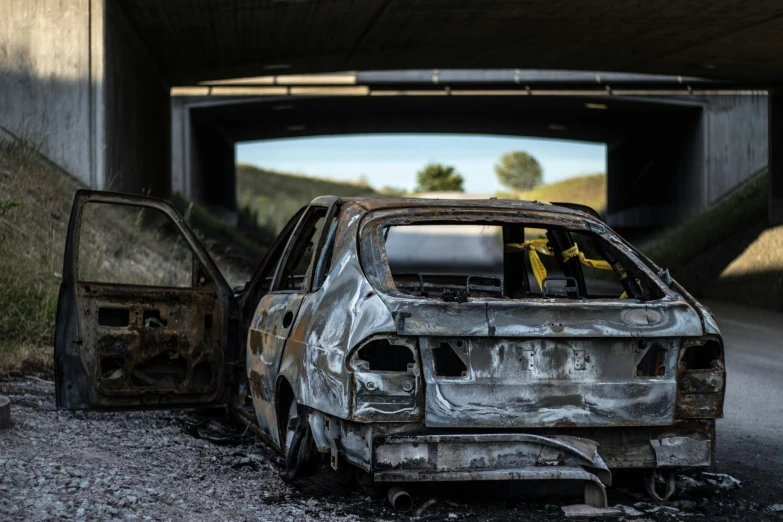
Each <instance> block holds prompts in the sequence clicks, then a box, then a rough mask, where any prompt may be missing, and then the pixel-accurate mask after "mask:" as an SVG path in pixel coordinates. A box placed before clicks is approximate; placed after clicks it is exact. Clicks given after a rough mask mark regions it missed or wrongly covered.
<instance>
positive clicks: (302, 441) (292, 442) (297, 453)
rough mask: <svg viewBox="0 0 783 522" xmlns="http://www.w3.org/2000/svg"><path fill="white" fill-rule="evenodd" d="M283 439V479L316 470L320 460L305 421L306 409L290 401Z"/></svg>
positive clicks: (303, 475) (310, 473)
mask: <svg viewBox="0 0 783 522" xmlns="http://www.w3.org/2000/svg"><path fill="white" fill-rule="evenodd" d="M284 426H285V440H284V446H283V449H284V451H285V472H284V473H283V478H284V479H285V480H293V479H295V478H299V477H306V476H308V475H312V474H313V473H315V472H316V471H317V470H318V465H319V462H320V458H319V454H318V448H316V446H315V440H313V435H312V433H311V432H310V423H309V422H308V421H307V410H306V409H305V408H304V407H303V406H301V405H299V404H297V403H296V401H295V400H292V401H291V405H290V406H289V408H288V414H287V416H286V422H285V424H284Z"/></svg>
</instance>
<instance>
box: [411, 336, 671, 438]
mask: <svg viewBox="0 0 783 522" xmlns="http://www.w3.org/2000/svg"><path fill="white" fill-rule="evenodd" d="M640 342H641V344H640ZM651 342H655V343H661V345H660V346H658V348H660V349H659V350H658V351H659V353H661V357H660V361H659V366H657V367H656V368H660V371H659V372H658V373H660V374H659V375H652V376H640V375H637V373H638V370H637V365H638V364H640V360H641V355H642V354H643V353H646V350H647V349H648V346H647V345H646V344H645V341H640V340H636V339H627V338H625V339H624V338H619V339H617V338H594V339H589V338H581V339H514V338H475V337H464V338H440V337H422V338H420V349H421V357H422V365H423V370H424V378H425V380H426V385H427V386H426V399H425V424H426V425H427V426H428V427H444V428H446V427H448V428H452V427H463V428H471V427H484V428H539V427H541V428H543V427H568V426H574V427H577V426H578V427H588V426H644V425H650V426H654V425H667V424H672V423H673V422H674V407H675V399H676V393H677V385H676V381H675V375H676V368H675V365H676V357H677V346H678V343H677V342H676V341H675V340H656V341H651ZM449 350H450V351H449Z"/></svg>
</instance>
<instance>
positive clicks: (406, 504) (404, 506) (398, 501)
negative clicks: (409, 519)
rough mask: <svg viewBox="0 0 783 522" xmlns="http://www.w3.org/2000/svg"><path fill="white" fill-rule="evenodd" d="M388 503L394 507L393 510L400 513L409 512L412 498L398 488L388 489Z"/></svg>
mask: <svg viewBox="0 0 783 522" xmlns="http://www.w3.org/2000/svg"><path fill="white" fill-rule="evenodd" d="M389 502H391V505H392V506H394V509H396V510H397V511H399V512H401V513H405V512H406V511H410V510H411V508H412V507H413V497H411V496H410V494H409V493H408V492H407V491H405V490H404V489H402V488H398V487H393V488H389Z"/></svg>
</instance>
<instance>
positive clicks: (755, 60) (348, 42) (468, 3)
mask: <svg viewBox="0 0 783 522" xmlns="http://www.w3.org/2000/svg"><path fill="white" fill-rule="evenodd" d="M115 1H116V2H117V3H118V4H119V5H120V6H121V7H122V10H123V12H124V13H125V15H126V17H127V18H128V19H129V21H130V23H131V25H132V26H133V27H134V28H135V31H136V32H137V33H138V35H139V37H140V38H141V40H142V41H143V42H144V43H145V44H146V45H147V47H148V48H149V49H150V51H151V52H152V54H153V56H154V57H155V59H156V60H157V61H158V62H159V65H160V66H161V70H162V71H163V72H164V74H166V75H167V76H168V77H169V80H170V81H171V83H172V84H178V85H185V84H192V83H196V82H199V81H204V80H214V79H221V78H238V77H249V76H258V75H262V74H284V73H301V72H332V71H344V70H379V69H432V68H454V69H458V68H480V69H487V68H520V69H571V70H591V71H623V72H636V73H656V74H673V75H687V76H700V77H709V78H715V79H725V80H734V81H740V82H747V83H748V84H754V85H771V84H774V83H778V82H783V38H782V37H781V35H783V2H780V0H752V1H750V0H692V1H682V0H679V1H673V0H645V1H626V2H617V1H614V0H590V1H584V0H581V1H580V0H419V1H411V0H361V1H357V0H329V1H326V0H177V1H173V0H166V1H161V0H115Z"/></svg>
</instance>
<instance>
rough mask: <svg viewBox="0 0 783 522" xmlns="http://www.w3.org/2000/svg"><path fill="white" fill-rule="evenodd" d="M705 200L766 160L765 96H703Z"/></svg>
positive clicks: (729, 187)
mask: <svg viewBox="0 0 783 522" xmlns="http://www.w3.org/2000/svg"><path fill="white" fill-rule="evenodd" d="M704 102H705V109H704V121H703V123H702V126H703V129H704V147H705V168H706V171H705V173H704V174H705V176H706V179H707V184H706V189H707V194H706V202H707V203H708V204H711V203H714V202H715V201H716V200H718V199H719V198H721V197H722V196H723V195H725V194H726V193H727V192H729V191H731V190H732V189H733V188H734V187H736V186H737V185H739V184H740V183H741V182H743V181H745V180H746V179H748V177H750V176H751V175H753V174H754V173H756V172H757V171H758V170H760V169H761V168H763V167H765V166H766V165H767V163H768V161H769V149H768V142H767V140H768V97H767V96H764V95H758V96H706V97H704Z"/></svg>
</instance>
